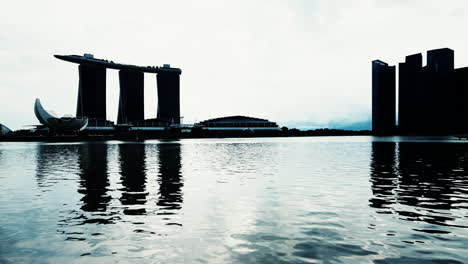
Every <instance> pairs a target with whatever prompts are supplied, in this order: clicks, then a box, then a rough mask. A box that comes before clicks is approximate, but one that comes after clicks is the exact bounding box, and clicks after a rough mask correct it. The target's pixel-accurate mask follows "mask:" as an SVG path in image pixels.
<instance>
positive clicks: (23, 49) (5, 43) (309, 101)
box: [0, 0, 468, 128]
mask: <svg viewBox="0 0 468 264" xmlns="http://www.w3.org/2000/svg"><path fill="white" fill-rule="evenodd" d="M467 9H468V4H467V3H465V2H464V1H460V0H455V1H450V4H446V6H441V4H440V1H427V0H425V1H422V0H417V1H381V0H358V1H327V0H316V1H305V0H303V1H277V0H271V1H267V0H262V1H214V0H212V1H131V2H130V1H80V2H68V1H8V2H6V3H3V6H2V10H1V11H0V43H1V45H0V48H1V49H0V57H1V58H2V59H1V60H0V70H1V72H2V78H1V79H0V91H1V95H2V96H1V97H0V105H1V106H2V108H1V111H0V122H1V123H4V124H5V125H7V126H11V127H13V128H20V126H21V125H23V124H34V123H37V121H36V120H35V117H34V114H33V111H32V108H33V102H34V98H36V97H40V98H41V99H42V100H43V102H44V105H45V106H46V107H48V108H52V109H55V110H56V111H57V112H59V113H74V112H75V106H76V96H77V87H78V73H77V68H76V65H73V64H70V63H66V62H62V61H58V60H56V59H55V58H53V57H52V55H53V54H81V53H84V52H91V53H94V54H95V55H96V56H97V57H100V58H106V59H112V60H114V61H119V62H124V63H132V64H141V65H162V64H163V63H170V64H172V65H173V66H176V67H180V68H182V71H183V73H182V76H181V94H182V98H181V103H182V113H183V115H184V116H185V121H188V122H193V121H195V119H198V120H202V119H206V118H211V117H217V116H222V115H230V114H246V115H253V116H258V117H264V118H268V119H271V120H274V121H311V122H321V123H326V122H329V121H333V120H345V119H360V118H363V116H366V113H369V111H370V100H371V94H370V90H371V87H370V62H371V60H373V59H376V58H380V59H382V60H384V61H387V62H389V63H390V64H396V63H398V62H399V61H402V60H403V59H404V56H405V55H408V54H412V53H416V52H425V51H426V50H428V49H433V48H439V47H451V48H453V49H455V52H456V65H457V66H458V67H460V66H464V65H468V51H467V50H464V49H465V48H466V47H467V46H468V45H467V44H468V41H467V37H466V36H465V34H464V31H465V26H466V25H468V19H467V18H466V16H464V14H465V13H466V11H468V10H467ZM145 78H146V81H145V83H146V84H147V86H149V87H147V89H146V92H147V96H148V98H146V101H145V102H146V110H147V113H146V115H147V116H148V117H150V116H154V115H155V111H156V105H155V104H156V98H155V97H156V93H155V91H151V90H150V88H152V89H154V88H155V78H154V76H152V75H146V76H145ZM151 85H152V87H151ZM151 97H153V98H154V100H153V98H151ZM117 102H118V80H117V74H116V73H115V72H111V71H109V73H108V107H107V108H108V118H109V119H111V120H115V119H116V113H117ZM367 116H368V114H367Z"/></svg>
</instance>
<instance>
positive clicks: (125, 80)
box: [117, 70, 145, 124]
mask: <svg viewBox="0 0 468 264" xmlns="http://www.w3.org/2000/svg"><path fill="white" fill-rule="evenodd" d="M119 82H120V97H119V112H118V114H117V123H118V124H129V123H131V122H135V121H142V120H144V119H145V113H144V111H145V102H144V101H145V98H144V73H143V72H141V71H130V70H120V71H119Z"/></svg>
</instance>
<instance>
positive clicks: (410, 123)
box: [372, 48, 468, 135]
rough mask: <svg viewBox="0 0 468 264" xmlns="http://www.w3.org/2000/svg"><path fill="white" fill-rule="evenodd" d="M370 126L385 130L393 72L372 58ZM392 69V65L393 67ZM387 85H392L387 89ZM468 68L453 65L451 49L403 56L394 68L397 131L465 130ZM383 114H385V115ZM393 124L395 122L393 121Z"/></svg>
mask: <svg viewBox="0 0 468 264" xmlns="http://www.w3.org/2000/svg"><path fill="white" fill-rule="evenodd" d="M372 65H373V66H372V130H373V132H374V133H375V134H382V133H388V132H389V130H388V127H389V124H390V123H391V122H394V120H393V119H392V120H390V119H389V118H388V116H390V114H389V113H388V111H393V112H392V113H394V111H395V110H392V108H391V105H394V104H395V97H394V93H395V88H391V87H394V86H395V85H394V84H395V75H394V74H393V75H392V76H390V74H386V73H387V72H388V71H391V70H390V68H391V67H389V66H387V64H385V63H383V62H381V61H373V62H372ZM393 70H394V68H393ZM387 89H392V91H393V93H392V92H389V91H388V90H387ZM467 100H468V68H460V69H455V67H454V51H453V50H451V49H449V48H442V49H435V50H429V51H427V64H426V65H425V66H423V56H422V54H421V53H418V54H413V55H409V56H406V58H405V62H402V63H399V69H398V132H399V133H401V134H426V135H448V134H454V133H466V132H468V105H467V104H466V103H465V102H466V101H467ZM385 117H387V118H385ZM393 124H395V122H394V123H393Z"/></svg>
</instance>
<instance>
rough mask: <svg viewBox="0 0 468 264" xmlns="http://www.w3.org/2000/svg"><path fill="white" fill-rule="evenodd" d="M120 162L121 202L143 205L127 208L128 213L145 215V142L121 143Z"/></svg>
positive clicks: (125, 211) (126, 212) (146, 193)
mask: <svg viewBox="0 0 468 264" xmlns="http://www.w3.org/2000/svg"><path fill="white" fill-rule="evenodd" d="M118 146H119V163H120V174H121V183H122V185H123V188H122V189H121V191H122V196H121V197H120V202H121V203H122V205H126V206H131V205H143V206H140V207H137V208H125V210H124V211H123V213H124V214H127V215H144V214H146V209H145V208H144V205H145V204H146V197H147V196H148V192H147V191H146V164H145V158H146V154H145V144H120V145H118Z"/></svg>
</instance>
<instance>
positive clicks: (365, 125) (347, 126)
mask: <svg viewBox="0 0 468 264" xmlns="http://www.w3.org/2000/svg"><path fill="white" fill-rule="evenodd" d="M280 126H286V127H288V128H297V129H299V130H313V129H320V128H330V129H343V130H353V131H359V130H370V129H371V127H372V121H371V120H365V121H357V122H349V121H332V122H330V123H328V124H321V123H315V122H310V121H297V122H292V121H291V122H282V123H280Z"/></svg>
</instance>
